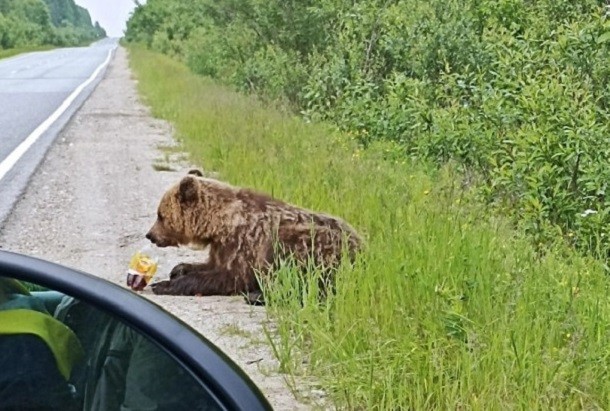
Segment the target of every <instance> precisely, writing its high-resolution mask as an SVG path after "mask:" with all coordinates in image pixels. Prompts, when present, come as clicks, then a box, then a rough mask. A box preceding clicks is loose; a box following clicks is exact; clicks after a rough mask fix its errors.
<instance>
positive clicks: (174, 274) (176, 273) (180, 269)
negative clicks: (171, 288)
mask: <svg viewBox="0 0 610 411" xmlns="http://www.w3.org/2000/svg"><path fill="white" fill-rule="evenodd" d="M190 269H191V264H185V263H181V264H178V265H177V266H175V267H174V268H172V271H171V272H170V273H169V278H170V279H171V280H174V279H176V278H179V277H182V276H183V275H187V274H188V272H189V271H190Z"/></svg>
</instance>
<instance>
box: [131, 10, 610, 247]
mask: <svg viewBox="0 0 610 411" xmlns="http://www.w3.org/2000/svg"><path fill="white" fill-rule="evenodd" d="M606 3H607V2H606V1H605V0H582V1H573V0H540V1H528V0H430V1H425V2H424V1H418V0H349V1H346V0H193V1H190V2H183V1H180V0H148V1H147V2H146V4H139V5H138V7H137V8H136V9H135V11H134V13H133V14H132V17H131V19H130V20H129V22H128V26H127V32H126V39H127V40H128V41H130V42H134V43H143V44H145V45H146V46H147V47H149V48H152V49H154V50H157V51H160V52H162V53H165V54H168V55H171V56H173V57H175V58H177V59H179V60H181V61H183V62H185V63H186V64H187V65H188V66H189V67H190V68H191V69H192V70H193V71H194V72H196V73H200V74H203V75H207V76H211V77H215V78H218V79H220V80H221V81H223V82H226V83H228V84H232V85H233V86H235V87H237V88H239V89H241V90H244V91H248V92H254V93H256V94H258V95H259V96H261V97H262V98H266V99H268V100H273V101H277V100H280V101H283V102H285V103H286V104H287V105H288V106H289V107H291V108H292V109H293V110H294V111H295V112H299V113H301V114H302V115H304V116H305V117H307V118H309V119H313V120H324V121H331V122H333V123H335V124H336V125H337V126H338V127H340V128H341V129H343V130H345V131H346V132H349V133H350V134H351V135H352V136H353V137H354V138H355V139H357V140H358V141H359V142H360V143H361V144H362V145H363V146H367V145H370V144H373V143H375V142H377V141H385V142H387V147H388V148H387V150H386V151H387V157H388V159H395V158H401V159H405V158H414V159H425V160H426V161H429V160H432V161H436V162H439V163H446V162H449V161H450V162H455V163H457V164H460V165H461V166H462V167H463V168H464V169H465V170H467V171H468V173H469V175H470V176H471V178H470V179H469V183H471V184H474V185H475V186H476V187H477V189H478V190H479V192H480V194H481V196H482V198H483V199H484V200H485V201H487V202H488V204H490V206H493V207H496V208H498V209H500V210H502V211H505V212H508V213H510V214H513V215H515V216H517V217H518V218H519V219H520V221H522V222H523V223H524V227H525V228H526V229H527V231H528V232H529V233H531V234H532V235H533V236H534V238H535V239H536V242H537V243H538V242H540V243H544V242H546V241H553V240H554V239H557V238H562V239H563V240H565V241H568V242H570V243H572V244H573V245H574V246H576V247H577V248H580V249H581V250H584V251H585V252H591V253H594V254H596V255H599V256H602V257H605V256H608V253H609V251H610V196H609V195H608V193H607V190H608V188H609V187H608V182H609V181H610V167H608V159H609V158H610V115H609V109H610V65H609V64H608V56H609V52H610V10H609V8H608V5H607V4H606Z"/></svg>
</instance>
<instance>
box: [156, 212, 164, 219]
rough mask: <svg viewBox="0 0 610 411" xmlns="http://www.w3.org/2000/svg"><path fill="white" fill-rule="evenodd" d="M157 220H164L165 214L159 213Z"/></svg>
mask: <svg viewBox="0 0 610 411" xmlns="http://www.w3.org/2000/svg"><path fill="white" fill-rule="evenodd" d="M157 220H159V221H163V216H162V215H161V213H157Z"/></svg>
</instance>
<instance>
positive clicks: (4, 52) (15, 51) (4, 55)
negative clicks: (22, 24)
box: [0, 46, 55, 60]
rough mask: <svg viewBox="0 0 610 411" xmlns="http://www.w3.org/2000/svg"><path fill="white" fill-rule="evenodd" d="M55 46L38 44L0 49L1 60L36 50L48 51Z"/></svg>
mask: <svg viewBox="0 0 610 411" xmlns="http://www.w3.org/2000/svg"><path fill="white" fill-rule="evenodd" d="M54 48H55V47H53V46H36V47H20V48H15V49H6V50H0V60H1V59H5V58H9V57H13V56H16V55H18V54H23V53H31V52H34V51H46V50H51V49H54Z"/></svg>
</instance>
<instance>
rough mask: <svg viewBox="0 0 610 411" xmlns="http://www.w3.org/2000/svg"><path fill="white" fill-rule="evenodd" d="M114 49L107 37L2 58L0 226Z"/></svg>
mask: <svg viewBox="0 0 610 411" xmlns="http://www.w3.org/2000/svg"><path fill="white" fill-rule="evenodd" d="M115 48H116V40H115V39H105V40H102V41H100V42H97V43H95V44H93V45H91V46H89V47H78V48H64V49H56V50H52V51H44V52H36V53H28V54H23V55H19V56H16V57H13V58H9V59H3V60H0V224H1V223H2V221H3V220H4V219H5V218H6V215H7V214H8V213H9V212H10V209H11V207H12V206H13V204H14V203H15V201H16V200H18V198H19V196H20V195H21V193H22V192H23V190H24V188H25V186H26V185H27V181H28V179H29V177H30V176H31V174H32V173H33V172H34V170H35V169H36V167H37V165H38V164H39V163H40V161H41V160H42V159H43V158H44V154H45V153H46V151H47V149H48V148H49V147H50V145H51V144H52V143H53V140H54V139H55V137H56V136H57V133H58V132H59V131H60V130H61V128H62V127H63V126H64V125H65V124H66V123H67V122H68V120H69V119H70V117H71V116H72V115H73V114H74V112H75V111H76V110H77V109H78V108H79V107H80V106H81V104H82V103H83V102H84V101H85V100H86V99H87V97H88V96H89V94H90V93H91V91H92V90H93V89H94V88H95V86H96V85H97V83H98V82H99V80H100V79H101V78H102V76H103V73H104V69H105V67H106V64H107V63H108V61H109V60H110V58H111V56H112V52H113V50H114V49H115ZM93 155H94V154H93Z"/></svg>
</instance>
